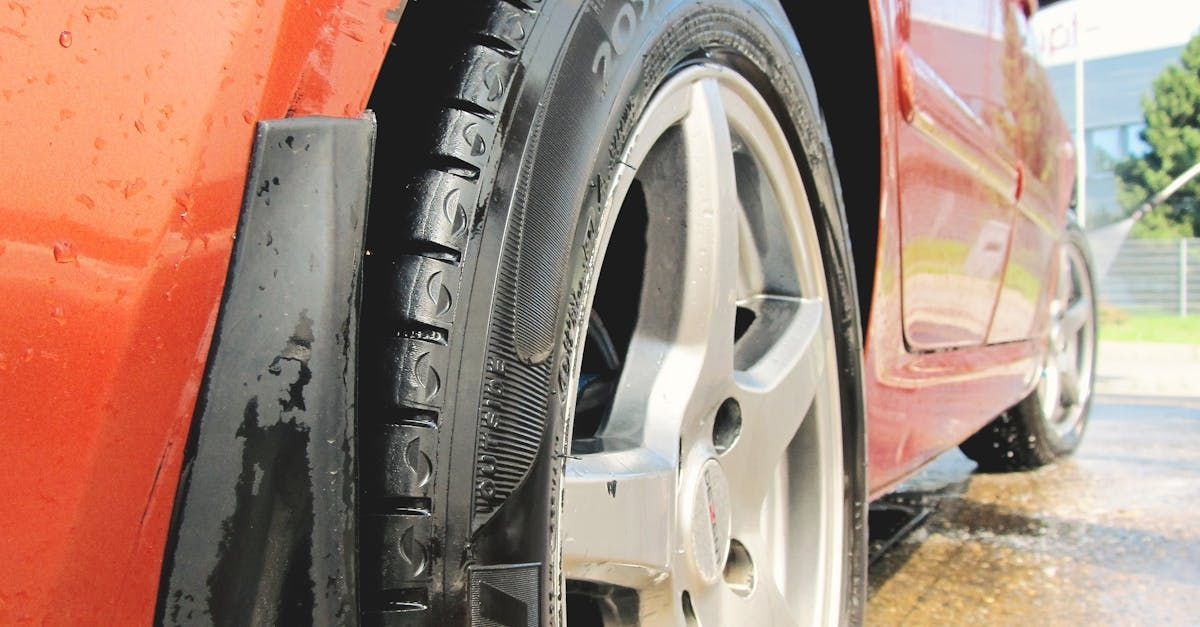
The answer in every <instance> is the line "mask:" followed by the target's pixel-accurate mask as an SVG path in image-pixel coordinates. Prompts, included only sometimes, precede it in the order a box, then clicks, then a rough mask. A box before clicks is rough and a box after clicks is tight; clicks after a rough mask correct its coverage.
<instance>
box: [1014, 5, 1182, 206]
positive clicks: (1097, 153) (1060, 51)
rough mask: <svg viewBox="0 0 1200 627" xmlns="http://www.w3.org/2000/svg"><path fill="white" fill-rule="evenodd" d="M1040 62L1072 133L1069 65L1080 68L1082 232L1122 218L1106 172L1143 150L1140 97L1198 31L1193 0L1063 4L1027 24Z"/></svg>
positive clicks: (1073, 92)
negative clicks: (1079, 64) (1078, 64)
mask: <svg viewBox="0 0 1200 627" xmlns="http://www.w3.org/2000/svg"><path fill="white" fill-rule="evenodd" d="M1033 27H1034V31H1035V32H1036V33H1037V36H1038V40H1039V43H1040V47H1041V56H1042V62H1043V63H1044V64H1045V65H1046V66H1047V70H1048V72H1049V74H1050V82H1051V85H1052V86H1053V89H1054V92H1055V95H1056V97H1057V98H1058V102H1059V104H1060V106H1061V107H1062V111H1063V116H1064V117H1065V118H1066V120H1067V124H1068V125H1069V126H1071V127H1072V132H1074V125H1075V119H1076V118H1075V102H1076V81H1075V69H1076V68H1075V62H1076V59H1077V58H1079V55H1082V61H1083V76H1084V79H1083V85H1084V89H1083V97H1084V105H1083V111H1084V123H1083V128H1084V132H1085V137H1086V142H1087V162H1086V166H1085V167H1086V172H1087V176H1086V180H1085V190H1086V192H1085V196H1086V201H1085V202H1086V211H1087V222H1088V226H1089V227H1094V226H1099V225H1101V224H1104V223H1107V222H1110V221H1112V220H1114V219H1115V218H1117V217H1119V216H1120V215H1121V214H1122V211H1121V208H1120V206H1119V205H1118V204H1117V184H1116V178H1115V176H1114V175H1113V173H1112V165H1113V164H1114V163H1116V162H1117V161H1120V160H1122V159H1124V158H1125V157H1126V156H1127V155H1130V154H1140V153H1143V152H1145V151H1146V150H1147V149H1148V147H1147V146H1146V145H1145V143H1144V142H1142V140H1141V139H1140V137H1139V133H1140V132H1141V130H1142V128H1143V121H1142V106H1141V103H1142V98H1143V97H1144V96H1146V95H1148V94H1150V93H1151V83H1152V82H1153V81H1154V78H1155V77H1156V76H1158V74H1159V72H1161V71H1162V70H1163V68H1165V67H1166V66H1167V65H1169V64H1171V63H1178V61H1179V56H1180V54H1181V53H1182V51H1183V46H1184V44H1186V43H1187V41H1188V39H1189V38H1190V37H1191V36H1192V35H1193V34H1195V33H1196V32H1197V30H1198V29H1200V0H1139V1H1137V2H1130V1H1129V0H1066V1H1065V2H1058V3H1055V4H1054V5H1052V6H1048V7H1046V8H1044V9H1042V10H1041V11H1039V12H1038V13H1037V14H1036V15H1035V17H1034V23H1033Z"/></svg>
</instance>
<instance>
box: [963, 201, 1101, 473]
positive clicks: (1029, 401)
mask: <svg viewBox="0 0 1200 627" xmlns="http://www.w3.org/2000/svg"><path fill="white" fill-rule="evenodd" d="M1064 245H1065V246H1074V247H1076V249H1078V250H1079V252H1080V254H1081V255H1082V257H1083V259H1084V261H1085V266H1086V270H1087V281H1088V282H1089V283H1090V284H1091V288H1092V295H1093V298H1094V297H1095V295H1096V294H1097V291H1096V283H1095V278H1094V277H1093V276H1092V273H1091V268H1092V257H1091V252H1090V250H1089V248H1088V242H1087V237H1086V236H1085V235H1084V233H1083V231H1082V230H1080V228H1079V227H1078V226H1076V225H1075V223H1074V222H1073V221H1072V222H1071V223H1070V224H1069V226H1068V227H1067V232H1066V240H1065V242H1064ZM1094 302H1095V301H1094V300H1093V303H1094ZM1096 311H1097V308H1096V307H1095V306H1093V307H1092V315H1093V316H1096ZM1092 322H1093V323H1092V327H1091V328H1092V333H1093V336H1092V345H1093V346H1096V337H1095V333H1096V329H1097V327H1098V325H1097V324H1096V320H1095V318H1093V321H1092ZM1098 352H1099V351H1097V350H1093V351H1092V368H1091V372H1092V373H1095V372H1096V355H1097V353H1098ZM1094 383H1095V377H1094V376H1093V377H1090V378H1089V379H1088V380H1087V381H1086V382H1084V384H1085V385H1086V386H1087V390H1088V393H1087V398H1086V400H1085V401H1084V406H1083V414H1082V416H1081V417H1080V419H1079V423H1078V424H1077V425H1076V427H1075V428H1074V429H1072V430H1071V431H1069V432H1067V433H1066V434H1062V435H1060V434H1059V433H1057V432H1056V431H1055V429H1054V428H1053V427H1052V425H1051V424H1050V418H1049V417H1048V416H1046V415H1045V412H1044V411H1043V409H1042V403H1041V400H1040V399H1039V398H1038V395H1037V390H1036V389H1035V390H1033V391H1031V392H1030V393H1029V395H1028V396H1026V397H1025V398H1023V399H1021V402H1019V403H1017V404H1016V405H1014V406H1012V407H1011V408H1009V409H1008V410H1007V411H1005V412H1004V413H1003V414H1000V415H999V416H997V417H996V419H995V420H993V421H992V422H990V423H988V424H987V426H985V427H984V428H982V429H980V430H979V432H978V433H976V434H975V435H972V436H971V437H970V438H968V439H967V440H966V441H965V442H963V443H962V444H960V445H959V449H960V450H962V452H963V453H964V454H965V455H966V456H967V457H969V458H971V459H972V460H974V461H975V463H976V464H978V465H979V470H980V471H981V472H1017V471H1022V470H1033V469H1034V468H1040V467H1042V466H1045V465H1047V464H1050V463H1053V462H1054V461H1056V460H1058V459H1061V458H1063V457H1066V456H1068V455H1070V454H1071V453H1073V452H1075V449H1077V448H1079V443H1080V442H1081V441H1082V440H1083V433H1084V431H1085V430H1086V429H1087V422H1088V414H1089V413H1090V412H1091V404H1092V394H1091V390H1092V388H1093V386H1094Z"/></svg>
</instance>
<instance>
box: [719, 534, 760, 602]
mask: <svg viewBox="0 0 1200 627" xmlns="http://www.w3.org/2000/svg"><path fill="white" fill-rule="evenodd" d="M724 574H725V583H726V584H728V585H729V589H730V590H733V591H734V592H735V593H737V594H739V595H741V596H744V597H745V596H750V594H751V593H752V592H754V560H752V559H750V552H749V551H747V550H746V547H745V545H743V544H742V543H741V542H738V541H737V540H730V541H729V558H728V559H726V560H725V573H724Z"/></svg>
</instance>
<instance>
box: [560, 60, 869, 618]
mask: <svg viewBox="0 0 1200 627" xmlns="http://www.w3.org/2000/svg"><path fill="white" fill-rule="evenodd" d="M621 162H622V164H624V166H625V167H624V168H622V169H620V170H619V171H618V174H617V179H616V181H615V183H614V185H613V192H612V193H611V195H610V196H609V197H608V198H607V199H606V207H607V208H606V209H605V211H604V212H603V214H602V215H603V218H602V222H601V224H600V225H599V243H598V246H599V248H598V252H597V257H596V260H595V264H594V266H593V267H594V268H600V267H602V262H603V257H604V255H605V252H608V253H609V254H614V255H615V254H621V251H619V250H609V239H610V237H611V235H612V231H613V225H614V222H615V220H616V214H617V213H618V210H619V208H620V207H621V206H622V204H623V202H624V201H625V197H626V194H627V193H628V192H629V190H630V187H631V185H632V184H633V182H634V180H635V179H636V180H637V182H638V184H639V185H640V186H641V188H642V190H644V193H645V197H646V205H647V207H648V210H647V216H648V226H647V229H646V273H645V278H644V279H643V286H642V298H641V301H640V311H639V314H638V316H637V322H636V325H635V326H634V328H633V330H632V336H631V339H630V342H629V347H628V350H627V351H626V353H625V356H624V360H623V361H624V363H623V368H622V370H621V374H620V379H619V381H618V383H617V385H616V386H615V390H614V392H613V396H612V401H611V405H610V407H611V409H610V412H609V418H608V420H607V422H606V423H605V424H604V425H603V426H602V428H601V429H600V430H599V431H598V432H597V433H596V435H595V442H593V446H591V447H590V450H595V451H597V452H594V453H587V454H579V455H572V456H571V457H570V458H568V460H567V463H566V470H565V482H564V500H563V516H562V525H561V526H560V527H559V532H560V534H561V537H560V543H561V547H562V552H563V568H564V572H565V578H566V579H568V580H575V581H586V582H594V583H596V584H600V585H603V586H612V587H620V588H621V589H632V590H633V591H634V592H635V593H636V594H635V595H634V596H636V602H635V603H633V604H632V607H629V606H626V607H618V608H616V612H615V614H613V615H611V616H609V619H613V618H614V616H616V617H617V618H616V619H615V621H614V622H624V621H626V620H630V619H636V620H638V621H639V622H643V623H646V624H671V625H682V624H703V625H732V624H745V625H769V624H776V625H778V624H813V625H825V624H835V623H836V622H837V621H838V617H839V612H840V609H841V608H840V602H841V597H842V594H843V591H842V590H841V589H840V586H841V581H842V579H843V578H842V572H841V569H842V566H843V555H842V554H843V550H844V548H845V547H844V546H843V545H844V542H843V525H844V524H846V523H847V522H848V521H845V520H844V513H843V512H844V509H843V506H844V503H843V468H842V465H843V460H842V454H843V453H842V440H841V438H842V435H841V412H840V406H839V400H838V399H839V393H838V376H837V373H838V368H837V362H836V356H835V345H834V334H833V326H832V320H831V313H830V306H829V298H828V288H827V285H826V281H825V272H824V268H823V265H822V261H821V249H820V246H819V242H818V239H817V232H816V227H815V224H814V221H813V217H812V213H811V208H810V206H809V202H808V197H807V194H806V192H805V188H804V183H803V180H802V179H801V176H800V172H799V169H798V167H797V164H796V161H795V158H794V156H793V153H792V150H791V147H790V145H789V143H788V141H787V138H786V136H785V135H784V133H783V130H782V129H781V127H780V126H779V123H778V122H777V121H776V119H775V116H774V114H773V112H772V111H771V109H770V107H769V106H768V104H767V103H766V101H765V100H764V99H763V98H762V96H761V95H760V94H759V93H758V92H757V91H756V90H755V89H754V87H753V86H752V85H751V84H750V83H749V82H747V81H746V80H745V79H743V78H742V77H741V76H739V75H737V74H736V73H734V72H732V71H730V70H728V69H725V68H723V67H720V66H716V65H711V64H699V65H693V66H689V67H687V68H685V69H683V70H681V71H679V72H678V73H677V74H676V75H674V76H673V77H672V78H671V79H670V80H668V81H667V82H666V83H665V84H664V85H662V86H661V87H660V88H659V89H658V91H657V92H656V94H655V96H654V98H653V99H652V100H651V102H650V103H649V104H648V105H647V108H646V110H645V113H644V114H643V116H642V118H641V120H640V122H639V123H638V125H637V127H636V129H635V130H634V132H633V133H632V134H631V136H630V139H629V143H628V146H627V149H626V151H625V154H624V155H623V157H622V159H621ZM592 289H593V293H590V294H588V295H587V297H586V298H587V302H585V303H583V307H584V309H583V311H585V312H586V311H588V310H589V309H590V308H591V306H592V302H591V301H592V299H593V297H594V289H595V288H594V286H593V288H592ZM634 296H636V295H634ZM739 309H741V310H742V313H743V314H746V313H748V312H749V313H751V314H752V315H753V317H754V321H753V322H752V323H751V324H750V325H749V326H748V327H747V328H746V329H745V331H744V333H743V334H742V335H740V337H738V338H736V339H735V324H736V321H737V317H738V314H739ZM584 333H585V331H581V332H580V336H579V337H576V338H575V339H576V341H577V343H578V345H582V344H583V337H582V336H583V335H584ZM582 352H583V351H579V353H580V354H579V355H578V356H577V361H576V363H575V364H574V368H573V373H572V374H573V377H574V378H573V380H575V381H578V380H579V376H580V361H579V360H581V359H582V354H581V353H582ZM568 409H569V410H571V411H573V410H574V407H573V406H572V407H569V408H568ZM734 411H736V412H737V414H738V416H737V417H738V418H740V421H739V420H731V419H729V416H730V415H731V412H734ZM716 423H721V424H720V425H717V424H716ZM715 427H717V431H716V432H717V433H718V436H717V440H718V441H717V442H714V428H715ZM618 603H619V602H618Z"/></svg>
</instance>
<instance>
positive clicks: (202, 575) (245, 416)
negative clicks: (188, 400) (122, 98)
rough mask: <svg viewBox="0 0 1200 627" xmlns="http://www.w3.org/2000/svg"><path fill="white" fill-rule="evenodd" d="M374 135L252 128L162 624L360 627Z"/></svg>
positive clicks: (364, 121) (173, 537)
mask: <svg viewBox="0 0 1200 627" xmlns="http://www.w3.org/2000/svg"><path fill="white" fill-rule="evenodd" d="M374 142H375V120H374V117H373V116H371V115H370V114H369V113H368V114H367V115H366V116H364V117H363V118H360V119H342V118H320V117H309V118H295V119H286V120H275V121H265V122H260V123H259V125H258V129H257V135H256V137H255V142H254V152H253V161H252V163H251V168H250V176H249V178H248V180H247V187H246V193H245V199H244V201H243V205H242V213H241V218H240V220H239V223H238V229H237V241H236V242H235V244H234V250H233V259H232V262H231V265H230V269H229V276H228V279H227V281H226V285H225V294H224V297H223V300H222V304H221V311H220V316H219V318H218V321H217V326H216V329H215V332H214V335H213V342H212V348H211V351H210V353H209V360H208V366H207V370H206V372H205V377H204V383H203V387H202V388H201V390H200V395H199V399H198V401H197V405H196V410H195V414H194V417H193V423H192V427H191V432H190V434H189V439H188V445H187V449H186V452H185V457H184V466H183V472H182V474H181V477H180V483H179V490H178V494H177V497H176V502H175V510H174V514H173V516H172V520H171V527H170V531H169V536H168V539H167V550H166V555H165V559H164V563H163V575H162V583H161V584H160V588H159V599H158V607H157V613H156V617H155V618H156V622H157V623H158V624H170V625H174V624H216V625H250V624H256V625H261V624H272V625H305V624H320V625H331V624H352V623H355V622H357V616H358V605H357V601H356V598H355V594H356V590H357V585H356V578H357V573H358V566H357V556H356V550H355V538H356V529H355V521H356V514H355V490H356V486H355V471H356V468H355V439H354V429H355V422H356V418H355V393H356V372H355V365H356V360H357V357H356V351H357V324H358V300H359V280H360V274H361V265H362V258H363V257H362V255H363V232H364V227H365V224H364V222H365V220H366V207H367V196H368V192H369V187H370V179H371V164H372V154H373V150H374Z"/></svg>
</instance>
